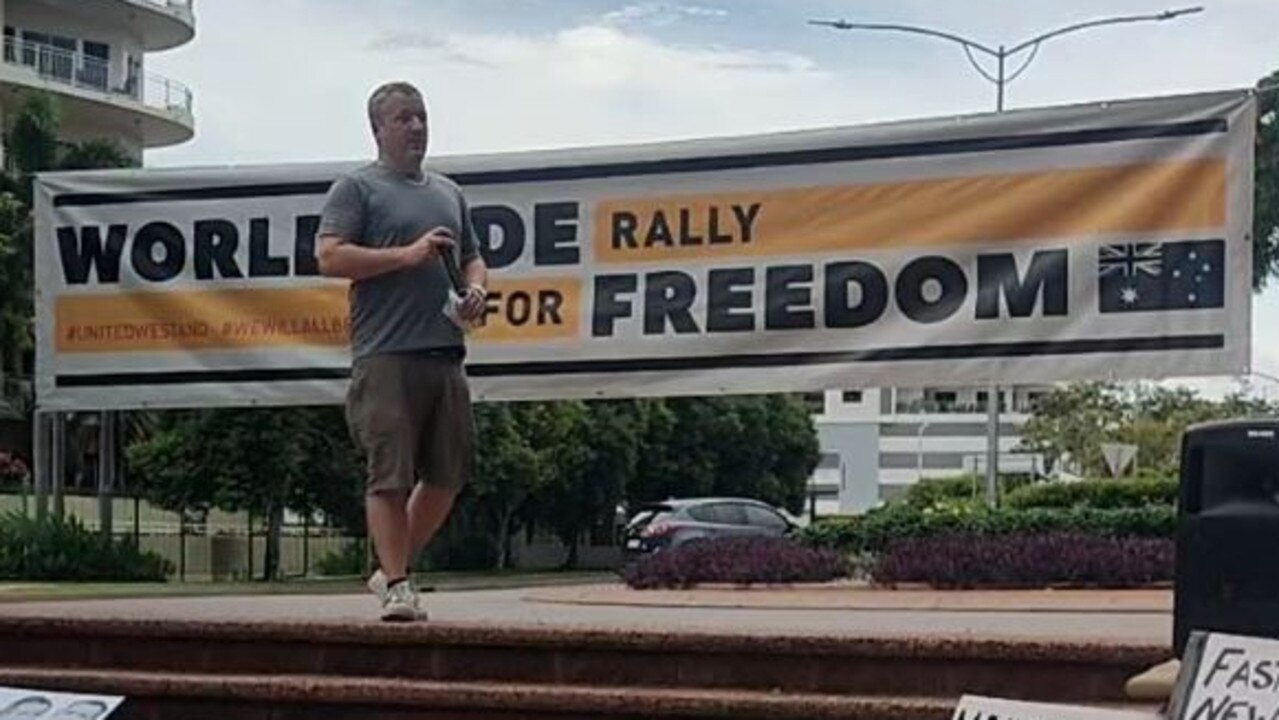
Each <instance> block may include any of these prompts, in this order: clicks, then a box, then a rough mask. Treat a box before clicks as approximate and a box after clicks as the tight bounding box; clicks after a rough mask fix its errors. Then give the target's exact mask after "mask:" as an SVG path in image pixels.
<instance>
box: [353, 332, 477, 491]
mask: <svg viewBox="0 0 1279 720" xmlns="http://www.w3.org/2000/svg"><path fill="white" fill-rule="evenodd" d="M346 421H347V426H348V427H349V428H350V431H351V435H352V437H353V438H354V440H355V442H356V443H357V444H358V445H359V446H360V448H361V449H363V451H364V455H365V458H366V459H367V464H368V476H367V483H366V484H367V487H366V492H367V493H369V494H372V493H377V492H385V491H393V490H409V489H411V488H412V487H413V486H414V485H415V484H416V483H417V482H425V483H427V484H430V485H435V486H438V487H443V488H447V489H450V490H453V491H458V490H460V489H461V488H462V487H463V486H464V485H466V483H468V482H470V479H471V473H472V471H473V469H474V445H475V420H474V416H473V415H472V412H471V391H470V386H469V385H468V383H467V379H466V371H465V369H464V368H463V367H462V363H461V360H460V359H459V358H455V357H452V356H449V355H441V354H431V353H425V352H423V353H410V352H406V353H387V354H380V355H370V356H367V357H362V358H357V359H356V360H355V362H354V363H352V366H351V383H350V386H349V387H348V389H347V396H346Z"/></svg>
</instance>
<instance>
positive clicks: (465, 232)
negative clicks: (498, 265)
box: [458, 198, 488, 319]
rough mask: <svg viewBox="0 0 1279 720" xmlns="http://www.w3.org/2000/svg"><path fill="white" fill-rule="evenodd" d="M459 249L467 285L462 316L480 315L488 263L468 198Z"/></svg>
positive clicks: (464, 207) (482, 310)
mask: <svg viewBox="0 0 1279 720" xmlns="http://www.w3.org/2000/svg"><path fill="white" fill-rule="evenodd" d="M458 251H459V254H460V255H461V260H462V277H463V281H464V282H465V283H466V286H467V293H466V299H465V300H464V301H463V303H462V309H461V312H462V316H463V317H466V318H468V319H471V318H475V317H479V315H480V314H481V313H483V312H484V300H485V299H486V297H487V295H488V290H487V288H488V265H487V264H485V262H484V258H483V256H481V255H480V248H479V242H478V241H477V240H476V238H475V228H474V227H473V226H472V224H471V211H470V208H469V207H468V206H467V203H466V199H465V198H463V199H462V237H461V238H459V243H458Z"/></svg>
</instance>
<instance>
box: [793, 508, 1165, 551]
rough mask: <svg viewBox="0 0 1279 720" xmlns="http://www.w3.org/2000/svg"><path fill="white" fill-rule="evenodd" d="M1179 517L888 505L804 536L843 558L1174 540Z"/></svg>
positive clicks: (1157, 512) (1155, 511)
mask: <svg viewBox="0 0 1279 720" xmlns="http://www.w3.org/2000/svg"><path fill="white" fill-rule="evenodd" d="M1176 524H1177V516H1176V511H1175V509H1174V508H1173V507H1171V506H1167V505H1150V506H1146V507H1138V508H1116V509H1098V508H1028V509H1014V508H995V509H989V508H986V507H981V506H972V505H951V506H943V507H937V508H929V509H920V508H915V507H911V506H909V505H905V504H900V505H887V506H885V507H882V508H878V509H876V510H872V511H870V512H868V513H866V514H865V515H861V516H857V517H844V518H826V519H823V520H819V521H817V522H816V523H813V524H812V525H810V526H809V527H808V528H805V530H804V531H803V533H802V535H801V537H802V538H803V540H804V541H805V542H806V543H808V544H809V545H812V546H814V547H821V548H829V549H833V550H838V551H840V552H842V553H844V554H846V555H847V554H855V553H880V552H883V550H884V548H885V547H887V546H888V544H889V543H891V542H893V541H894V540H905V539H913V538H927V537H935V536H938V535H945V534H953V533H969V534H977V535H987V536H996V535H1009V534H1013V533H1054V532H1076V533H1089V534H1093V535H1106V536H1113V537H1172V535H1173V531H1174V529H1175V528H1176Z"/></svg>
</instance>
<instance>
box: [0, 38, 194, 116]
mask: <svg viewBox="0 0 1279 720" xmlns="http://www.w3.org/2000/svg"><path fill="white" fill-rule="evenodd" d="M4 61H5V63H6V64H9V65H19V66H22V67H28V68H31V69H32V70H34V71H35V72H36V73H37V74H39V75H40V77H42V78H44V79H45V80H51V81H53V82H58V83H62V84H65V85H69V86H71V87H77V88H81V89H84V90H97V91H100V92H104V93H107V94H108V95H113V96H117V97H122V98H129V99H132V100H134V101H136V102H139V103H142V104H143V105H147V106H148V107H152V108H156V109H158V110H164V111H166V112H180V113H183V114H187V115H190V114H191V90H190V89H189V88H187V86H185V85H183V84H182V83H180V82H177V81H176V80H170V79H168V78H166V77H164V76H162V75H159V74H157V73H153V72H146V71H143V70H133V71H131V72H121V71H120V70H119V69H117V68H113V67H111V64H110V63H108V62H106V61H105V60H102V59H101V58H96V57H93V56H91V55H86V54H84V53H82V52H76V51H73V50H66V49H63V48H60V47H55V46H53V45H48V44H45V43H36V42H30V41H27V40H19V39H17V38H13V37H6V38H5V39H4Z"/></svg>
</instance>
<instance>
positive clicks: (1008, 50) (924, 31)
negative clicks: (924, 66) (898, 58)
mask: <svg viewBox="0 0 1279 720" xmlns="http://www.w3.org/2000/svg"><path fill="white" fill-rule="evenodd" d="M1199 12H1203V8H1202V7H1190V8H1182V9H1180V10H1165V11H1163V12H1159V13H1149V14H1145V15H1122V16H1116V17H1107V18H1101V19H1099V20H1089V21H1087V22H1081V23H1075V24H1073V25H1067V26H1065V27H1060V28H1057V29H1056V30H1050V31H1048V32H1045V33H1040V34H1039V35H1036V36H1035V37H1032V38H1030V39H1029V40H1024V41H1022V42H1020V43H1018V44H1016V45H1013V46H1012V47H1007V46H1005V45H1000V46H999V47H998V48H992V47H990V46H988V45H984V44H982V43H979V42H977V41H976V40H972V39H970V38H966V37H964V36H962V35H956V34H954V33H949V32H942V31H940V30H933V29H932V28H927V27H921V26H918V25H901V24H895V23H855V22H849V21H847V20H842V19H841V20H809V21H808V24H810V25H822V26H826V27H832V28H835V29H836V30H881V31H890V32H903V33H911V34H914V35H925V36H928V37H934V38H938V39H941V40H948V41H950V42H953V43H957V44H959V45H961V46H962V47H963V48H964V54H965V55H966V56H967V57H968V62H969V63H971V64H972V66H973V68H975V69H976V70H977V72H978V73H980V74H981V76H982V77H984V78H986V79H987V80H989V81H990V82H991V83H993V84H994V85H995V109H996V110H997V111H999V112H1003V110H1004V95H1005V88H1006V87H1007V85H1008V84H1009V83H1011V82H1012V81H1013V80H1016V79H1017V78H1018V77H1020V76H1021V74H1022V73H1024V72H1026V68H1028V67H1030V63H1031V62H1033V61H1034V59H1035V56H1037V55H1038V54H1039V48H1040V46H1041V45H1043V43H1044V42H1046V41H1048V40H1051V39H1053V38H1057V37H1061V36H1062V35H1069V34H1071V33H1076V32H1080V31H1083V30H1090V29H1092V28H1097V27H1102V26H1105V25H1120V24H1129V23H1137V22H1162V21H1165V20H1172V19H1174V18H1178V17H1181V16H1183V15H1193V14H1195V13H1199ZM975 52H976V53H981V54H983V55H985V56H986V57H988V58H990V59H992V60H994V61H995V67H996V72H995V74H993V75H992V74H991V73H990V71H988V70H986V68H984V67H982V66H981V64H980V63H978V62H977V58H976V57H975V56H974V55H973V53H975ZM1022 53H1028V55H1027V56H1026V60H1025V61H1024V62H1023V63H1022V64H1021V66H1020V67H1018V68H1017V69H1016V70H1015V71H1013V72H1012V73H1011V74H1009V73H1008V72H1007V68H1008V61H1009V60H1012V59H1013V58H1015V57H1016V56H1018V55H1020V54H1022Z"/></svg>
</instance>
